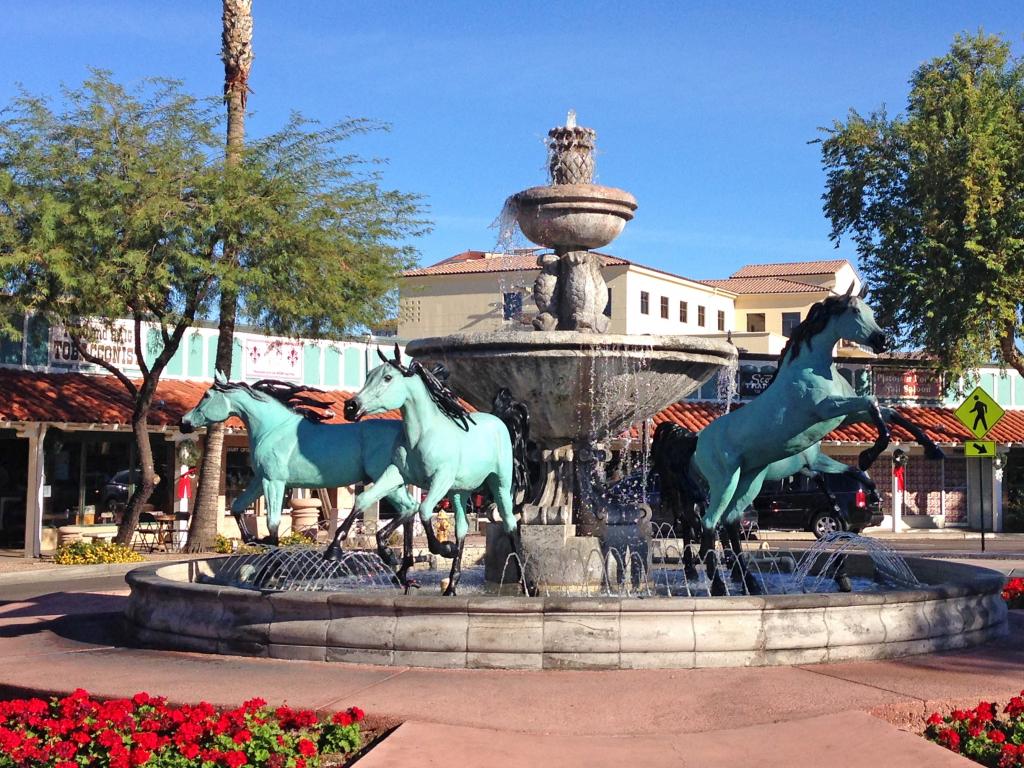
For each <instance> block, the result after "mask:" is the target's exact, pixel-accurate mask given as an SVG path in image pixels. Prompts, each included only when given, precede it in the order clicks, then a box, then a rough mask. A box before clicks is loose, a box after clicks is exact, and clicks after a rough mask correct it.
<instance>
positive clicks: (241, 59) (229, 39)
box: [185, 0, 253, 552]
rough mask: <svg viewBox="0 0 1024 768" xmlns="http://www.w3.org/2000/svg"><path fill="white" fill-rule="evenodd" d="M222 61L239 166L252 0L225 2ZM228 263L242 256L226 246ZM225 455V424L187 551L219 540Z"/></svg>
mask: <svg viewBox="0 0 1024 768" xmlns="http://www.w3.org/2000/svg"><path fill="white" fill-rule="evenodd" d="M223 3H224V13H223V18H222V20H223V24H222V30H221V38H220V39H221V53H220V56H221V60H222V61H223V62H224V102H225V104H227V108H228V130H227V134H228V135H227V152H226V162H227V165H228V166H231V165H236V164H237V163H238V162H239V161H240V159H241V155H242V148H243V146H244V145H245V105H246V101H247V97H248V95H249V70H250V69H251V68H252V60H253V51H252V0H223ZM223 258H224V259H228V260H233V259H235V258H237V254H236V253H235V252H234V249H233V248H232V247H230V246H227V245H226V246H225V249H224V254H223ZM237 309H238V295H237V294H236V293H235V292H234V291H233V290H231V289H229V288H226V287H224V286H222V288H221V296H220V325H219V338H218V339H217V361H216V362H217V365H216V369H217V370H219V371H223V372H224V373H225V374H227V375H230V373H231V352H232V344H233V343H234V336H235V314H236V312H237ZM223 450H224V425H223V424H214V425H212V426H211V427H210V428H209V429H208V431H207V433H206V451H205V453H204V454H203V464H202V469H201V471H200V474H199V489H198V492H197V493H196V507H195V511H194V513H193V516H192V524H191V526H190V527H189V532H188V541H187V543H186V545H185V548H186V549H187V550H188V551H189V552H202V551H205V550H208V549H210V548H211V547H212V546H213V543H214V540H215V538H216V535H217V516H218V508H217V507H218V504H217V502H218V498H219V496H220V470H221V456H222V455H223Z"/></svg>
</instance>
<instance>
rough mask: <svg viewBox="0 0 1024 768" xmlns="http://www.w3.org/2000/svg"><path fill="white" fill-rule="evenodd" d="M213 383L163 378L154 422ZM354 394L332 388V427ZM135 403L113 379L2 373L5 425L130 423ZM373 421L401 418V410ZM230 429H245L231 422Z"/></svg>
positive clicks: (188, 405)
mask: <svg viewBox="0 0 1024 768" xmlns="http://www.w3.org/2000/svg"><path fill="white" fill-rule="evenodd" d="M209 386H210V385H209V384H208V383H206V382H200V381H182V380H180V379H164V380H163V381H161V382H160V383H159V384H158V385H157V388H156V395H155V396H154V397H153V406H152V409H151V410H150V414H149V423H150V424H151V425H154V426H164V425H166V426H172V425H175V424H177V423H178V421H179V420H180V419H181V416H182V414H184V413H185V412H186V411H188V410H190V409H192V408H194V407H195V405H196V403H198V402H199V400H200V399H201V398H202V396H203V393H204V392H206V390H207V388H209ZM353 394H354V393H352V392H345V391H341V390H329V391H326V392H324V393H323V394H322V395H320V396H319V397H320V399H323V400H326V401H328V402H330V403H331V404H332V410H333V411H334V416H333V418H331V419H329V420H328V423H330V424H342V423H344V422H345V419H344V417H343V416H342V408H343V406H344V403H345V401H346V400H348V399H349V398H350V397H352V395H353ZM131 415H132V402H131V399H130V398H129V397H128V393H127V391H126V390H125V388H124V387H123V386H122V385H121V383H120V382H119V381H118V380H117V379H115V378H114V377H113V376H97V375H92V374H83V373H37V372H35V371H24V370H20V369H13V368H3V369H0V421H26V422H32V421H48V422H58V423H62V422H66V423H68V424H124V425H127V424H130V423H131ZM371 418H385V419H397V418H399V414H398V411H389V412H388V413H385V414H381V415H380V416H375V417H371ZM227 423H228V426H229V427H234V428H241V427H242V422H241V421H240V420H238V419H235V418H232V419H229V420H228V422H227Z"/></svg>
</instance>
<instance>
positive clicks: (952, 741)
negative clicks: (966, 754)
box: [938, 728, 960, 752]
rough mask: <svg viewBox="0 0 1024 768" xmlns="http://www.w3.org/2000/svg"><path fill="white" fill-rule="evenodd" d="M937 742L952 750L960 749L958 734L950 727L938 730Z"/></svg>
mask: <svg viewBox="0 0 1024 768" xmlns="http://www.w3.org/2000/svg"><path fill="white" fill-rule="evenodd" d="M938 741H939V744H941V745H942V746H944V747H945V748H946V749H949V750H951V751H953V752H958V751H959V750H960V734H959V733H957V732H956V731H954V730H953V729H952V728H946V729H944V730H942V731H940V732H939V739H938Z"/></svg>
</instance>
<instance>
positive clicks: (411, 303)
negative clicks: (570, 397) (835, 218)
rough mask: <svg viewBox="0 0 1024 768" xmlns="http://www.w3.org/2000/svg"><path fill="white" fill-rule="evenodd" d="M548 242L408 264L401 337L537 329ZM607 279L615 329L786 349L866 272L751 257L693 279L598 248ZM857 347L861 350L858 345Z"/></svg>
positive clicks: (835, 264) (845, 265)
mask: <svg viewBox="0 0 1024 768" xmlns="http://www.w3.org/2000/svg"><path fill="white" fill-rule="evenodd" d="M540 252H541V251H540V249H526V250H521V251H515V252H513V253H510V254H497V253H488V252H486V251H464V252H462V253H459V254H456V255H455V256H452V257H450V258H448V259H445V260H444V261H440V262H438V263H437V264H433V265H431V266H429V267H420V268H417V269H410V270H408V271H406V272H405V273H404V274H403V276H402V279H401V283H400V300H399V307H400V310H399V319H398V335H399V337H401V338H403V339H416V338H424V337H428V336H444V335H447V334H450V333H460V332H472V331H495V330H499V329H502V328H515V327H529V326H530V322H531V320H532V318H533V316H534V314H535V313H536V308H535V306H534V303H533V281H534V279H535V278H536V277H537V275H538V272H539V271H538V269H537V254H538V253H540ZM599 255H600V256H601V258H602V261H603V263H604V267H603V275H604V279H605V282H606V283H607V284H608V306H607V307H606V310H605V313H606V314H607V315H608V316H609V317H610V318H611V325H610V328H609V332H610V333H625V334H668V335H671V334H687V335H696V334H706V335H711V336H731V338H732V339H733V341H734V342H735V343H736V344H737V345H738V346H739V347H741V348H742V349H743V350H745V351H747V352H752V353H762V354H773V355H774V354H778V353H779V352H780V351H781V350H782V347H783V345H784V344H785V342H786V338H787V336H788V333H789V331H790V330H791V329H792V328H793V327H795V326H796V324H797V323H799V322H800V320H802V319H803V318H804V317H806V316H807V310H808V309H809V308H810V306H811V305H812V304H814V303H815V302H817V301H820V300H822V299H823V298H825V297H826V296H828V295H829V294H830V293H832V292H837V293H842V292H845V291H846V290H847V288H848V287H850V285H852V286H853V289H854V291H855V292H857V291H859V290H860V288H861V281H860V278H859V277H858V276H857V274H856V272H855V271H854V269H853V266H852V265H851V264H850V263H849V262H848V261H846V260H845V259H836V260H832V261H812V262H793V263H784V264H753V265H748V266H745V267H743V268H742V269H740V270H739V271H737V272H736V273H734V274H733V275H731V276H730V277H728V278H726V279H724V280H703V281H700V280H691V279H689V278H686V277H682V276H680V275H675V274H672V273H670V272H664V271H661V270H658V269H654V268H652V267H647V266H644V265H642V264H637V263H635V262H630V261H627V260H625V259H621V258H619V257H617V256H611V255H608V254H599ZM850 351H851V352H856V350H853V349H851V350H850Z"/></svg>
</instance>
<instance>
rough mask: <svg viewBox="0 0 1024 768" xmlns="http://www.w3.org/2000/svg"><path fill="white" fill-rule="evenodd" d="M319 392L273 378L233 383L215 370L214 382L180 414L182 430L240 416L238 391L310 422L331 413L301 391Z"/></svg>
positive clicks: (318, 401)
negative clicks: (251, 382)
mask: <svg viewBox="0 0 1024 768" xmlns="http://www.w3.org/2000/svg"><path fill="white" fill-rule="evenodd" d="M319 391H320V390H318V389H314V388H313V387H303V386H297V385H295V384H288V383H287V382H283V381H274V380H272V379H261V380H260V381H257V382H256V383H254V384H251V385H250V384H246V383H245V382H241V381H234V382H232V381H228V379H227V377H226V376H225V375H224V374H223V373H221V372H220V371H217V372H216V373H215V374H214V376H213V385H212V386H211V387H210V388H209V389H207V390H206V392H205V393H204V394H203V396H202V398H201V399H200V400H199V402H198V403H197V404H196V407H195V408H193V409H192V410H190V411H188V413H186V414H185V415H184V416H182V417H181V431H182V432H185V433H188V432H192V431H193V430H195V429H198V428H200V427H208V426H210V425H211V424H219V423H220V422H222V421H227V419H228V418H230V417H231V416H241V415H243V408H244V406H241V404H240V402H239V398H238V395H239V394H245V395H248V396H249V397H248V400H249V401H250V402H251V403H254V404H267V405H270V404H271V403H275V404H277V403H279V404H280V405H283V406H285V407H286V408H288V409H289V410H291V411H293V412H295V413H297V414H298V415H300V416H303V417H305V418H307V419H309V420H310V421H318V422H319V421H324V420H326V419H329V418H331V417H332V416H333V415H334V414H333V412H332V411H331V410H330V404H329V403H326V402H323V401H320V400H317V399H315V398H311V397H308V396H306V395H304V394H302V393H303V392H319ZM270 407H276V405H271V406H270Z"/></svg>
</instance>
